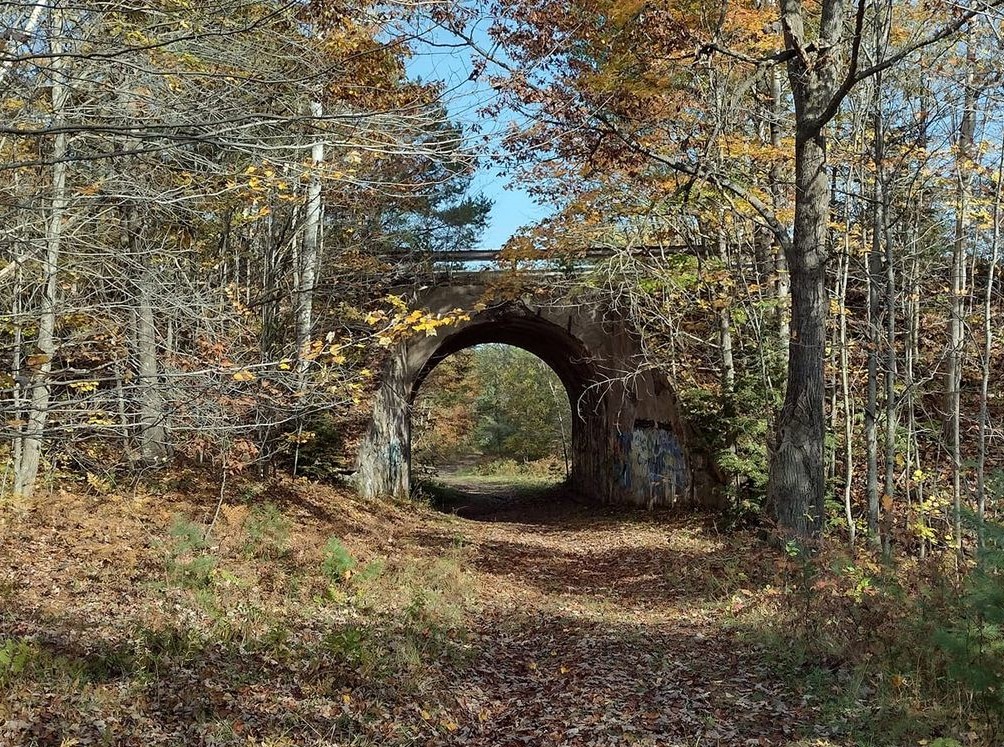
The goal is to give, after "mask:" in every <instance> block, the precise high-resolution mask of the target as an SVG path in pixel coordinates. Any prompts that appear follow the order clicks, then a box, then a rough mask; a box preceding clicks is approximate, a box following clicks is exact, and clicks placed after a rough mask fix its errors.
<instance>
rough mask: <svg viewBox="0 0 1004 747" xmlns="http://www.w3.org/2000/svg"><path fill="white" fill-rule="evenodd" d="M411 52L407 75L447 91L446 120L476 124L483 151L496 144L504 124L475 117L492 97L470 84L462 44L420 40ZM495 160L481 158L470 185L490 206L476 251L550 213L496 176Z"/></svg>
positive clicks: (437, 37) (442, 36)
mask: <svg viewBox="0 0 1004 747" xmlns="http://www.w3.org/2000/svg"><path fill="white" fill-rule="evenodd" d="M474 35H475V38H477V39H478V41H479V43H480V42H481V40H482V39H484V40H485V42H486V46H488V40H487V38H486V37H485V36H484V34H483V32H480V33H479V32H478V31H475V34H474ZM428 38H430V39H432V40H433V42H434V43H435V42H440V41H441V42H444V43H445V44H449V45H452V44H456V43H457V41H458V40H455V39H454V38H452V37H450V36H447V34H446V32H441V31H437V32H433V33H431V34H430V35H428ZM414 49H415V54H414V56H413V57H412V58H411V59H410V60H409V61H408V66H407V68H408V74H409V76H410V77H412V78H421V79H422V80H426V81H443V82H444V83H445V88H446V94H445V96H444V99H445V103H446V108H447V110H448V111H449V113H450V116H451V118H452V119H453V120H454V121H457V122H460V123H461V124H464V125H470V124H473V123H475V122H477V123H479V124H480V125H481V127H482V132H481V133H479V135H478V136H479V137H480V136H481V135H486V136H488V137H489V139H490V141H492V142H490V143H489V144H488V145H487V146H486V147H488V148H491V147H492V145H494V144H497V138H498V136H499V135H500V134H501V132H502V131H503V130H504V129H505V127H506V124H507V120H499V121H495V122H491V121H486V120H484V119H481V118H480V117H479V115H478V112H477V110H478V108H479V107H481V106H483V105H484V104H485V103H487V102H488V101H490V100H491V98H492V97H493V96H494V92H493V91H492V90H491V88H490V87H489V86H488V85H487V83H486V82H485V81H484V80H478V81H472V80H470V74H471V52H470V50H469V49H467V48H465V47H463V46H462V45H458V46H446V45H442V46H435V45H434V44H428V43H424V42H422V41H417V42H416V43H415V45H414ZM479 143H480V141H478V144H479ZM494 160H495V159H493V158H492V157H491V154H490V153H487V154H485V155H484V156H483V157H482V158H481V168H480V169H479V170H478V172H477V174H476V175H475V177H474V182H473V184H472V186H471V189H472V190H473V191H474V192H481V193H483V194H485V195H486V196H487V197H488V198H489V199H491V200H492V202H493V203H494V206H493V208H492V212H491V216H490V218H489V225H488V228H487V230H486V231H485V233H484V235H483V236H482V238H481V245H480V247H479V248H485V249H498V248H500V247H501V246H502V245H503V244H504V243H505V242H506V240H507V239H508V238H509V237H510V236H512V235H513V233H515V232H516V230H517V229H518V228H519V227H520V226H524V225H527V224H531V223H535V222H536V221H538V220H539V219H541V218H543V217H545V216H546V215H548V214H549V213H550V212H551V211H550V210H549V209H548V208H546V207H542V206H540V205H538V204H536V203H535V202H534V200H533V198H531V197H530V195H529V194H527V193H526V191H525V190H523V189H520V188H519V187H517V186H514V185H512V184H510V183H509V180H508V178H507V177H504V176H501V175H500V174H499V170H498V169H497V168H494V167H493V165H492V164H493V162H494Z"/></svg>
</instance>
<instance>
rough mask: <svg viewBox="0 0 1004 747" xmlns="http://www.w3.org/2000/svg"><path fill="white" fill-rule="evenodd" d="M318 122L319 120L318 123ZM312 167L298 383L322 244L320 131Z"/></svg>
mask: <svg viewBox="0 0 1004 747" xmlns="http://www.w3.org/2000/svg"><path fill="white" fill-rule="evenodd" d="M323 113H324V112H323V109H322V108H321V103H320V102H319V101H313V102H311V104H310V116H311V117H313V118H314V119H315V120H319V118H320V117H321V116H322V115H323ZM318 124H319V122H318ZM311 163H312V165H313V169H312V171H311V174H310V185H309V186H308V188H307V205H306V214H305V216H304V219H303V241H302V243H301V246H302V249H301V252H300V273H299V281H300V282H299V285H298V289H297V290H298V292H297V309H296V344H297V349H298V350H299V355H300V359H299V367H298V371H299V374H300V386H301V387H302V386H304V385H305V381H304V378H303V377H304V374H305V373H306V370H307V362H308V359H307V353H308V352H309V348H310V334H311V327H312V324H313V305H314V287H315V286H316V285H317V265H318V258H319V256H320V244H321V215H322V210H321V174H320V167H321V164H323V163H324V140H323V139H322V138H321V136H320V134H318V136H317V140H316V141H315V142H314V147H313V149H312V151H311Z"/></svg>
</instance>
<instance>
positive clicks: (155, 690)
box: [0, 474, 916, 747]
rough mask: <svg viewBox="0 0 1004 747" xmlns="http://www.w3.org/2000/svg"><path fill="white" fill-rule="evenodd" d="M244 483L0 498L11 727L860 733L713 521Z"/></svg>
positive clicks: (469, 735)
mask: <svg viewBox="0 0 1004 747" xmlns="http://www.w3.org/2000/svg"><path fill="white" fill-rule="evenodd" d="M234 483H235V484H233V485H231V486H230V487H227V488H226V489H225V492H224V499H223V501H222V503H221V505H220V506H219V510H217V505H216V504H217V495H216V494H217V492H218V486H213V485H211V484H209V483H207V482H205V481H204V479H203V478H202V477H200V476H199V475H197V474H196V475H194V476H192V475H189V476H186V477H181V478H176V479H172V481H171V482H170V483H167V482H165V483H164V484H163V485H161V486H159V487H158V486H152V487H148V488H147V489H144V490H139V491H135V490H134V491H128V492H126V491H122V492H117V491H116V490H115V489H114V488H113V487H112V486H107V485H98V486H97V488H98V490H96V491H91V492H90V493H84V492H80V491H70V490H58V489H57V490H55V491H54V492H53V493H52V494H51V495H47V496H44V497H40V498H39V499H38V500H37V501H36V502H34V503H32V504H30V505H23V504H22V505H19V506H6V507H0V696H2V697H0V745H5V746H6V745H21V744H25V745H34V744H38V745H90V744H103V745H162V744H163V745H168V744H170V745H197V744H204V745H261V746H262V747H264V746H265V745H268V746H269V747H279V746H280V745H282V746H285V745H308V744H309V745H390V746H393V745H406V744H407V745H484V747H507V746H508V745H581V746H585V745H652V746H655V745H660V746H665V747H677V746H680V747H683V746H687V747H697V746H698V745H700V746H701V747H704V746H706V745H707V746H710V745H745V746H749V745H803V746H807V745H820V746H823V745H838V744H839V745H843V744H850V742H847V741H841V740H840V739H838V737H837V736H836V732H837V731H839V728H840V727H839V720H840V719H839V717H837V716H834V713H833V712H832V710H826V706H825V704H823V703H820V702H818V701H817V700H816V695H814V693H815V692H818V688H816V689H815V690H814V689H813V688H811V687H808V686H806V687H802V686H800V684H799V681H798V679H797V678H796V679H795V680H792V678H791V677H781V676H779V674H778V672H779V669H778V662H777V660H776V654H773V653H771V652H772V651H776V648H773V649H772V648H770V647H769V646H767V645H766V644H764V645H761V643H760V642H758V640H757V636H758V633H757V629H756V626H755V623H754V621H753V618H752V617H751V616H750V615H748V614H747V613H746V612H745V611H744V608H745V607H746V602H744V600H748V599H749V598H750V595H751V594H753V591H751V589H756V590H757V591H756V593H757V594H761V595H763V594H767V595H769V594H770V593H771V592H770V589H771V588H772V587H771V584H770V578H771V577H772V574H774V573H775V569H774V568H773V566H772V563H773V562H774V560H777V562H783V554H779V556H780V559H778V558H775V557H774V556H773V555H771V554H770V552H769V551H767V550H763V549H757V546H756V543H755V541H754V540H753V538H752V537H751V536H749V535H744V534H742V533H738V534H737V533H732V534H728V535H725V534H721V533H719V532H718V531H716V529H715V526H714V523H713V521H712V520H711V518H710V517H702V516H692V515H691V516H675V515H672V514H668V513H660V512H641V511H638V512H633V511H627V512H625V511H624V510H612V509H605V508H597V507H588V506H584V505H579V504H577V503H576V502H574V500H572V498H571V497H570V496H568V495H566V494H564V493H562V492H561V491H560V490H551V491H550V492H546V493H543V494H541V493H533V492H528V491H526V490H525V489H522V488H517V489H509V488H506V487H504V486H499V485H498V484H497V483H495V484H492V485H490V486H487V487H486V486H483V485H482V486H476V485H475V486H472V485H469V484H463V483H461V484H454V485H453V486H452V488H453V490H454V491H455V492H454V497H456V496H457V495H460V494H463V493H464V490H465V489H466V490H467V493H466V495H467V498H466V499H465V501H466V502H464V503H463V505H462V506H455V508H457V509H458V510H459V511H460V512H461V513H463V514H464V516H465V517H466V518H465V517H464V516H457V515H454V514H452V513H449V512H443V511H434V510H432V509H431V508H429V507H428V506H427V505H423V504H419V503H404V504H396V505H391V504H386V503H380V504H372V503H365V502H363V501H360V500H358V499H356V498H354V497H352V496H351V495H349V494H348V493H347V491H344V490H340V489H333V488H330V487H324V486H320V485H317V484H313V483H309V482H306V481H303V480H299V481H292V480H276V481H272V482H269V483H266V484H262V485H257V484H255V483H247V484H243V483H237V482H236V481H234ZM92 487H94V486H92ZM98 493H101V494H98ZM214 514H218V516H217V519H216V521H215V524H213V525H212V531H211V532H210V533H209V535H208V537H206V538H205V539H203V536H204V535H205V534H206V527H207V526H209V524H210V522H211V521H212V517H213V515H214ZM760 553H765V555H763V556H760V555H759V554H760ZM754 555H756V556H757V557H756V558H755V560H752V559H753V556H754ZM753 568H758V569H761V570H759V571H753V570H751V569H753ZM753 573H758V574H759V576H758V577H754V576H752V575H751V574H753ZM824 710H825V713H824ZM913 743H916V742H913Z"/></svg>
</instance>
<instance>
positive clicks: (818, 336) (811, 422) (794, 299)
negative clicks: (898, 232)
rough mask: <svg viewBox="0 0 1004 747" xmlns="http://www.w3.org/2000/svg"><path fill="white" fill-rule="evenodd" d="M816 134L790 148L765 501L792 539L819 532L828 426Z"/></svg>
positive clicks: (825, 184)
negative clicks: (782, 329)
mask: <svg viewBox="0 0 1004 747" xmlns="http://www.w3.org/2000/svg"><path fill="white" fill-rule="evenodd" d="M824 142H825V141H824V140H823V138H822V136H821V135H817V136H815V137H798V138H797V139H796V144H795V195H796V197H795V231H794V237H793V239H792V242H791V245H790V247H789V248H788V251H787V255H786V258H787V263H788V272H789V274H790V278H791V344H790V347H789V354H788V382H787V386H786V388H785V397H784V406H783V407H782V408H781V414H780V417H779V419H778V429H777V434H776V438H775V443H774V450H773V454H772V458H771V463H770V478H769V484H768V494H767V500H768V505H769V507H770V509H771V513H772V515H773V516H774V518H775V519H776V520H777V521H778V523H779V524H780V525H782V526H784V527H787V528H789V529H791V530H793V531H794V532H795V533H796V534H798V535H813V534H817V533H818V532H819V531H820V530H821V529H822V526H823V519H824V497H825V488H826V485H825V483H826V481H825V473H824V469H825V467H824V454H823V442H824V435H825V428H826V419H825V413H824V402H825V396H826V393H825V391H824V381H825V379H824V359H825V336H826V311H827V305H828V298H827V294H826V263H825V256H826V246H825V243H826V226H827V222H828V220H829V212H830V181H829V178H828V176H827V168H826V152H825V147H824Z"/></svg>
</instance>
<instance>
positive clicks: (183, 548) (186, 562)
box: [166, 516, 216, 589]
mask: <svg viewBox="0 0 1004 747" xmlns="http://www.w3.org/2000/svg"><path fill="white" fill-rule="evenodd" d="M204 531H205V530H204V529H203V527H202V526H201V525H200V524H196V523H194V522H191V521H189V520H188V519H186V518H184V517H182V516H176V517H175V518H174V521H173V522H172V524H171V528H170V529H169V530H168V537H169V538H170V540H169V542H168V543H167V546H166V549H167V561H166V566H167V580H168V583H171V584H174V585H176V586H181V587H183V588H186V589H205V588H207V587H208V586H209V585H210V584H211V582H212V575H213V571H214V570H215V569H216V558H215V557H213V555H211V554H210V553H209V552H208V551H207V550H208V545H207V543H206V541H205V539H204Z"/></svg>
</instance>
